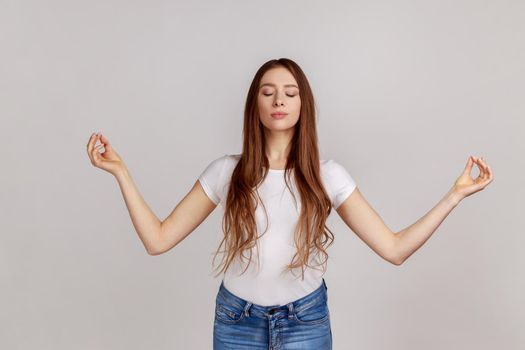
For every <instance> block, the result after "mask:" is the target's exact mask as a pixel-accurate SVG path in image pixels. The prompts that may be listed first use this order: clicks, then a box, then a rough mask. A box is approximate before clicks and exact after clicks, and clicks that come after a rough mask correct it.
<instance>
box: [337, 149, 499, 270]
mask: <svg viewBox="0 0 525 350" xmlns="http://www.w3.org/2000/svg"><path fill="white" fill-rule="evenodd" d="M473 162H476V164H477V165H478V167H479V168H480V175H479V177H478V178H477V179H476V180H472V178H471V177H470V171H471V170H472V165H473ZM493 179H494V177H493V175H492V171H491V169H490V168H489V167H488V166H487V165H486V163H485V162H484V161H483V160H482V159H478V158H475V157H470V158H469V161H468V163H467V166H466V167H465V170H464V171H463V173H462V174H461V176H460V177H459V178H458V179H457V180H456V182H455V184H454V186H453V187H452V189H451V190H450V191H449V192H447V194H446V195H445V196H444V198H443V199H442V200H441V201H439V203H438V204H437V205H436V206H435V207H434V208H432V210H430V211H429V212H428V213H427V214H425V215H424V216H423V217H422V218H420V219H419V220H418V221H416V222H415V223H414V224H412V225H410V226H409V227H407V228H405V229H403V230H401V231H400V232H399V233H394V232H392V230H390V229H389V228H388V227H387V226H386V225H385V223H384V222H383V220H382V219H381V217H380V216H379V214H377V212H376V211H375V210H374V209H373V208H372V207H371V206H370V205H369V204H368V202H367V201H366V199H365V198H364V197H363V196H362V194H361V192H360V191H359V189H358V188H356V189H355V190H354V192H352V194H351V195H350V196H349V197H348V198H347V199H346V200H345V201H344V202H343V203H342V204H341V205H340V206H339V207H338V208H337V213H338V214H339V215H340V216H341V218H342V219H343V221H344V222H345V223H346V224H347V226H348V227H349V228H350V229H351V230H352V231H354V232H355V233H356V234H357V235H358V236H359V238H361V239H362V240H363V241H364V242H365V243H366V244H367V245H368V246H369V247H370V248H372V250H374V251H375V252H376V253H377V254H379V255H380V256H381V257H382V258H384V259H385V260H387V261H389V262H391V263H392V264H394V265H401V264H402V263H403V262H404V261H405V260H406V259H407V258H408V257H409V256H410V255H412V254H413V253H414V252H415V251H416V250H417V249H418V248H419V247H420V246H422V245H423V243H425V242H426V241H427V240H428V239H429V238H430V236H431V235H432V234H433V233H434V231H435V230H436V229H437V227H438V226H439V225H440V224H441V222H443V220H444V219H445V218H446V217H447V215H448V214H449V213H450V212H451V211H452V209H454V208H455V207H456V206H457V205H458V203H459V202H460V201H461V200H462V199H463V198H466V197H468V196H470V195H471V194H473V193H475V192H477V191H480V190H482V189H483V188H485V186H487V185H488V184H489V183H490V182H491V181H492V180H493Z"/></svg>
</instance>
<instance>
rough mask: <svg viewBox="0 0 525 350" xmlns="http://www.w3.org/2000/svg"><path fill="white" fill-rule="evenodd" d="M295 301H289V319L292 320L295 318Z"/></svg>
mask: <svg viewBox="0 0 525 350" xmlns="http://www.w3.org/2000/svg"><path fill="white" fill-rule="evenodd" d="M293 313H294V309H293V302H290V303H288V319H289V320H291V319H292V318H293Z"/></svg>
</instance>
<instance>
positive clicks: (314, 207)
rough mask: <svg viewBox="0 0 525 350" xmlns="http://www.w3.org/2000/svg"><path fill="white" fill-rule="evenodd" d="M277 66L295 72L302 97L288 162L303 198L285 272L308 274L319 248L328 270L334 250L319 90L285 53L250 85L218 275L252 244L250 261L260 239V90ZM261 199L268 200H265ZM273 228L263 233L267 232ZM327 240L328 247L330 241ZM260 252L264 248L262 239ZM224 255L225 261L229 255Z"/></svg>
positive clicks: (263, 169)
mask: <svg viewBox="0 0 525 350" xmlns="http://www.w3.org/2000/svg"><path fill="white" fill-rule="evenodd" d="M276 67H284V68H286V69H288V70H289V71H290V73H291V74H292V75H293V76H294V78H295V80H296V81H297V83H298V87H299V96H300V99H301V109H300V116H299V120H298V121H297V123H296V125H295V127H294V128H295V132H294V136H293V137H292V141H291V142H292V145H291V148H290V153H289V155H288V159H287V161H286V168H285V182H286V186H287V187H288V189H290V186H289V182H290V175H291V172H292V171H293V175H294V178H295V185H296V188H297V190H298V192H299V194H300V198H301V212H300V216H299V219H298V224H297V226H296V229H295V232H294V242H295V246H296V248H297V251H296V253H295V255H294V256H293V258H292V261H291V263H290V264H288V265H287V266H286V269H285V270H284V271H283V272H286V271H292V269H294V268H297V267H301V276H302V279H303V280H304V270H305V265H306V266H309V267H313V266H311V265H310V264H309V259H310V256H311V254H315V256H316V257H317V256H318V255H319V254H322V255H323V256H324V258H325V259H324V261H323V262H322V263H321V264H322V265H323V266H324V267H323V273H324V271H325V270H326V261H327V259H328V254H327V253H326V251H325V248H328V247H329V246H330V245H331V244H332V243H333V240H334V235H333V233H332V232H331V231H330V230H329V229H328V227H327V226H326V225H325V223H326V219H327V217H328V215H329V214H330V212H331V208H332V207H331V202H330V198H329V197H328V195H327V193H326V191H325V189H324V187H323V184H322V182H321V175H320V158H319V150H318V146H317V129H316V113H315V102H314V96H313V93H312V90H311V88H310V85H309V83H308V80H307V78H306V76H305V74H304V72H303V71H302V70H301V68H300V67H299V66H298V65H297V63H295V62H294V61H292V60H290V59H287V58H280V59H273V60H270V61H268V62H266V63H264V64H263V65H262V66H261V67H260V68H259V70H258V71H257V72H256V74H255V76H254V78H253V80H252V83H251V85H250V88H249V90H248V95H247V98H246V105H245V109H244V127H243V135H244V137H243V149H242V154H241V156H240V159H239V161H238V163H237V165H236V166H235V169H234V170H233V173H232V176H231V182H230V187H229V190H228V194H227V198H226V203H225V212H224V217H223V221H222V229H223V232H224V238H223V239H222V241H221V243H220V245H219V248H217V251H216V252H215V256H214V258H213V261H215V257H216V256H217V253H218V251H219V249H220V248H221V246H222V245H223V243H224V244H225V246H226V251H225V250H222V251H221V252H222V253H224V252H226V253H227V255H226V262H225V263H224V267H223V268H222V269H221V270H220V271H219V273H218V274H217V275H215V277H217V276H218V275H219V274H220V273H222V272H223V271H226V270H227V269H228V267H229V266H230V264H231V263H232V261H233V260H234V258H235V257H236V256H239V257H240V258H241V260H243V261H244V258H245V256H244V251H245V250H248V249H249V251H250V257H249V262H248V265H249V264H250V262H251V257H252V248H253V246H254V245H256V242H257V238H258V236H257V227H256V221H255V210H256V208H257V203H258V202H257V198H259V199H260V197H259V194H258V192H257V187H258V186H259V185H260V184H261V183H262V182H263V180H264V178H265V177H266V175H267V174H268V168H269V162H268V158H267V157H266V153H265V135H264V126H263V125H262V123H261V121H260V120H259V110H258V105H257V96H258V93H259V84H260V81H261V78H262V76H263V75H264V73H265V72H266V71H268V70H269V69H272V68H276ZM290 192H291V193H292V196H293V198H294V201H295V204H296V207H297V199H296V197H295V195H294V193H293V191H290ZM260 203H261V204H262V201H260ZM262 206H263V208H264V212H265V215H266V219H267V221H266V222H268V214H267V212H266V208H265V207H264V204H262ZM267 228H268V227H267ZM267 228H266V230H265V231H264V232H263V233H262V234H261V236H262V235H263V234H264V233H266V231H267ZM327 242H328V243H327ZM325 245H326V247H324V246H325ZM257 252H259V246H258V245H257ZM257 256H259V254H257ZM222 261H223V262H224V257H223V260H222ZM221 265H222V264H221ZM248 265H247V266H246V269H247V268H248ZM316 266H319V265H316ZM246 269H245V270H244V271H243V273H244V272H245V271H246ZM292 273H293V271H292Z"/></svg>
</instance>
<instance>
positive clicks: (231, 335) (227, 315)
mask: <svg viewBox="0 0 525 350" xmlns="http://www.w3.org/2000/svg"><path fill="white" fill-rule="evenodd" d="M327 290H328V287H327V286H326V282H325V280H324V278H323V283H322V284H321V286H320V287H319V288H317V289H316V290H314V291H313V292H311V293H310V294H308V295H306V296H304V297H302V298H300V299H297V300H295V301H292V302H290V303H288V304H286V305H281V306H279V305H272V306H262V305H257V304H253V303H251V302H248V301H246V300H244V299H242V298H240V297H238V296H236V295H234V294H233V293H231V292H230V291H228V290H227V289H226V288H225V287H224V282H221V285H220V287H219V292H218V293H217V298H216V301H215V321H214V327H213V349H214V350H223V349H236V350H237V349H241V350H242V349H265V350H269V349H270V350H292V349H302V350H308V349H312V350H313V349H315V350H331V349H332V330H331V327H330V312H329V310H328V304H327V301H328V294H327Z"/></svg>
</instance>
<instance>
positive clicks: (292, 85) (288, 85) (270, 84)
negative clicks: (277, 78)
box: [259, 83, 299, 89]
mask: <svg viewBox="0 0 525 350" xmlns="http://www.w3.org/2000/svg"><path fill="white" fill-rule="evenodd" d="M266 85H269V86H273V87H275V84H272V83H265V84H262V85H260V86H259V89H260V88H262V87H263V86H266ZM284 87H296V88H298V89H299V87H298V86H297V85H295V84H286V85H285V86H284Z"/></svg>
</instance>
